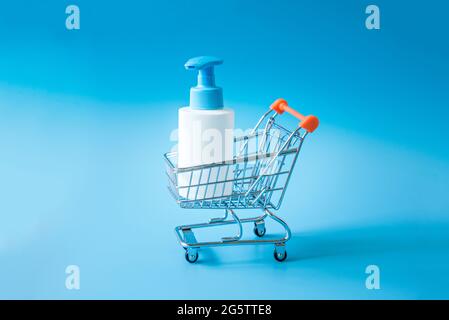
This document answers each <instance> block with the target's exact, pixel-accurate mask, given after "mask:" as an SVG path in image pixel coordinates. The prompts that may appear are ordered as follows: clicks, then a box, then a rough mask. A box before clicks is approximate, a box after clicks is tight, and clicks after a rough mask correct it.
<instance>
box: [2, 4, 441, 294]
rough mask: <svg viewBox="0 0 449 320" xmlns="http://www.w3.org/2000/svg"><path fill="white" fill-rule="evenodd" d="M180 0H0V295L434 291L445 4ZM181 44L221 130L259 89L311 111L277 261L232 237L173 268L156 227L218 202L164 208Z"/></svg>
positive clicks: (265, 98)
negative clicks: (372, 21) (213, 72)
mask: <svg viewBox="0 0 449 320" xmlns="http://www.w3.org/2000/svg"><path fill="white" fill-rule="evenodd" d="M196 3H197V4H195V6H193V4H192V3H189V2H186V1H170V2H162V1H161V2H159V3H156V2H148V1H133V0H129V1H126V2H121V1H116V2H113V3H112V2H110V1H95V2H94V1H76V4H78V5H79V7H80V10H81V29H80V30H76V31H68V30H66V29H65V17H66V15H65V6H66V5H68V4H69V3H67V4H66V3H63V2H61V1H56V0H55V1H46V2H45V3H42V2H41V1H14V2H12V1H10V2H5V1H4V2H2V10H1V12H0V38H1V39H2V41H0V219H1V222H0V297H1V298H179V299H183V298H184V299H185V298H247V299H250V298H251V299H252V298H254V299H255V298H286V299H294V298H360V299H365V298H373V299H377V298H388V299H390V298H391V299H393V298H421V299H429V298H449V289H448V288H449V275H448V274H447V270H448V267H449V233H448V232H447V230H448V228H449V215H448V214H449V197H447V190H448V183H447V181H449V143H448V141H449V139H448V138H449V127H448V126H447V123H446V122H447V118H448V116H449V111H448V110H449V109H448V106H449V90H447V89H448V88H449V63H448V56H449V44H448V41H449V40H448V39H449V34H448V33H449V32H448V26H447V23H446V15H447V11H448V9H449V6H448V4H447V2H445V1H436V0H430V1H427V2H425V3H421V2H419V3H416V4H414V3H413V2H409V1H394V2H393V1H376V4H377V5H378V6H379V7H380V9H381V19H382V20H381V30H379V31H369V30H367V29H366V28H365V26H364V20H365V16H366V15H365V7H366V5H368V4H370V3H366V2H364V1H346V2H345V4H344V5H342V4H340V3H339V2H338V1H319V2H317V1H274V0H270V1H264V2H263V4H262V3H261V2H260V1H227V2H226V4H225V3H224V2H216V3H211V1H197V2H196ZM204 25H210V26H211V29H210V30H208V29H207V28H204ZM199 31H201V37H192V34H197V32H199ZM212 35H213V37H212ZM203 38H207V39H208V41H204V39H203ZM200 54H212V55H217V56H220V57H222V58H223V59H224V60H225V63H226V64H225V65H224V66H223V67H222V68H220V69H219V70H218V69H217V79H218V81H217V85H219V86H221V87H223V89H224V92H223V93H224V100H225V106H227V107H232V108H234V109H235V111H236V124H237V127H239V128H248V127H251V126H252V125H253V124H254V122H255V121H256V120H257V117H258V115H259V114H261V113H263V112H264V111H265V108H266V107H267V106H268V105H269V103H270V102H271V101H272V100H274V99H275V98H278V97H284V98H285V99H287V100H288V101H289V102H290V104H291V105H292V106H294V107H297V108H298V109H299V110H300V111H303V112H304V113H306V114H307V113H313V114H315V115H317V116H319V118H320V120H321V126H320V128H319V129H318V130H317V132H315V133H314V134H313V135H311V136H309V137H308V140H307V141H306V143H305V144H304V148H303V150H302V154H301V155H300V159H299V161H300V162H299V165H298V166H297V167H296V171H295V173H294V175H293V177H292V181H291V184H290V186H289V187H290V189H289V190H288V191H287V194H286V198H285V202H284V204H283V206H282V208H281V210H280V216H281V217H283V218H285V219H286V220H287V222H288V223H289V224H290V226H291V228H292V231H293V233H294V237H293V239H292V240H291V242H290V243H289V244H288V254H289V258H288V261H287V262H286V263H282V264H279V263H277V262H275V261H274V259H273V257H272V249H273V248H272V247H271V246H267V247H262V246H259V247H253V246H250V247H240V248H223V249H215V250H202V251H201V253H200V254H201V256H200V260H199V261H198V264H196V265H190V264H187V263H186V262H185V261H184V257H183V250H182V249H181V248H180V247H179V245H178V243H177V242H176V240H175V237H174V234H173V230H172V229H173V227H174V226H175V225H177V224H182V223H189V222H196V221H201V220H205V219H207V218H209V217H211V216H212V215H213V214H218V213H216V212H215V213H214V212H210V211H206V212H193V211H183V210H181V209H179V208H177V207H176V205H175V203H174V201H173V200H172V199H171V198H170V195H169V194H168V191H167V190H166V188H165V185H166V183H165V176H164V171H163V170H164V167H163V160H162V154H163V153H164V152H165V151H167V150H168V149H170V148H171V147H172V145H173V143H174V142H173V141H170V137H171V136H173V135H172V130H173V129H175V128H176V125H177V118H176V117H177V109H178V108H179V107H181V106H185V105H187V104H188V93H189V87H190V86H192V85H193V84H194V81H192V77H191V76H192V75H191V74H188V73H187V72H185V70H184V68H183V67H182V66H183V63H184V62H185V61H186V59H187V58H189V57H192V56H196V55H200ZM287 121H290V122H289V123H290V124H291V125H295V121H294V120H291V119H290V120H287ZM273 228H274V226H271V225H268V231H276V230H273ZM226 231H228V233H229V232H232V231H233V230H231V229H229V230H226ZM214 236H215V237H216V236H220V234H204V235H203V237H204V238H206V237H209V238H210V237H214ZM70 264H76V265H79V266H80V268H81V289H80V290H79V291H69V290H67V289H66V288H65V278H66V274H65V268H66V266H67V265H70ZM369 264H376V265H378V266H379V267H380V271H381V289H380V290H367V289H366V288H365V279H366V274H365V268H366V266H367V265H369Z"/></svg>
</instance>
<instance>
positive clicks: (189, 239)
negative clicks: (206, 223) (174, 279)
mask: <svg viewBox="0 0 449 320" xmlns="http://www.w3.org/2000/svg"><path fill="white" fill-rule="evenodd" d="M182 235H183V237H184V241H185V242H186V243H197V241H196V238H195V235H194V233H193V231H192V229H190V228H183V229H182ZM184 249H185V250H186V252H185V258H186V260H187V261H188V262H190V263H194V262H196V261H197V260H198V248H195V247H185V248H184Z"/></svg>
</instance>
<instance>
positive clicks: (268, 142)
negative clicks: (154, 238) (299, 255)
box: [164, 99, 319, 263]
mask: <svg viewBox="0 0 449 320" xmlns="http://www.w3.org/2000/svg"><path fill="white" fill-rule="evenodd" d="M284 111H287V112H288V113H290V114H292V115H293V116H295V117H297V118H298V119H299V120H300V123H299V125H298V127H297V128H295V129H294V130H293V131H290V130H288V129H286V128H284V127H283V126H281V125H280V124H278V123H276V120H277V117H278V115H280V114H282V113H284ZM318 124H319V122H318V119H317V118H316V117H315V116H312V115H310V116H303V115H302V114H300V113H298V112H297V111H295V110H293V109H292V108H291V107H289V106H288V104H287V102H286V101H285V100H283V99H278V100H276V101H275V102H274V103H273V104H272V105H271V106H270V110H269V111H267V112H266V113H265V114H264V115H263V116H262V117H261V118H260V120H259V121H258V122H257V124H256V126H255V127H254V129H253V130H252V131H251V132H250V133H249V134H248V135H244V136H242V137H236V138H234V154H235V156H234V157H233V159H232V160H227V161H223V162H220V163H211V164H205V165H199V166H194V167H188V168H178V167H177V153H176V152H169V153H166V154H165V155H164V156H165V160H166V164H167V171H166V173H167V176H168V183H169V190H170V192H171V194H172V195H173V197H174V198H175V200H176V202H177V203H178V204H179V205H180V207H181V208H188V209H221V210H224V216H223V217H219V218H213V219H210V220H209V221H208V222H205V223H198V224H191V225H182V226H178V227H176V228H175V233H176V235H177V237H178V239H179V242H180V244H181V246H182V247H183V248H184V249H185V251H186V252H185V258H186V260H187V261H188V262H191V263H193V262H196V261H197V260H198V250H199V249H200V248H203V247H217V246H233V245H245V244H274V245H275V250H274V258H275V259H276V260H277V261H284V260H285V259H286V258H287V251H286V250H285V243H286V242H287V241H288V240H289V239H290V237H291V231H290V228H289V227H288V225H287V224H286V223H285V222H284V220H282V219H281V218H279V217H278V216H277V215H275V214H274V211H275V210H278V209H279V207H280V206H281V203H282V200H283V198H284V194H285V191H286V189H287V185H288V182H289V180H290V176H291V173H292V171H293V168H294V166H295V163H296V159H297V157H298V154H299V151H300V149H301V145H302V143H303V141H304V139H305V137H306V136H307V134H308V133H311V132H313V131H314V130H315V129H316V128H317V127H318ZM181 175H183V180H184V182H183V183H180V177H181ZM186 177H187V179H188V180H187V181H188V183H185V181H186ZM229 184H230V186H231V189H230V192H229V191H226V189H227V188H226V187H225V186H226V185H229ZM217 190H219V192H216V191H217ZM239 209H260V210H262V214H260V215H258V216H256V217H252V218H239V217H238V215H237V214H236V212H235V210H239ZM267 217H268V218H271V219H273V220H274V221H275V222H277V223H279V224H280V225H281V226H282V227H283V229H284V231H285V234H284V236H283V237H282V238H276V239H271V238H270V239H267V238H265V239H242V236H243V228H242V224H244V223H253V224H254V233H255V235H256V236H257V237H259V238H262V237H263V236H264V235H265V231H266V229H265V219H266V218H267ZM225 225H237V228H238V230H237V234H236V235H235V236H230V237H223V238H221V239H220V240H218V241H208V242H198V241H197V240H196V238H195V235H194V233H193V229H199V228H206V227H216V226H225Z"/></svg>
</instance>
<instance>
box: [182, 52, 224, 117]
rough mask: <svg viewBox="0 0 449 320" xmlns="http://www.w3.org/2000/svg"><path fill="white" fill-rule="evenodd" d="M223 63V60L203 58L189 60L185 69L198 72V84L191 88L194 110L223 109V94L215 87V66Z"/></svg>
mask: <svg viewBox="0 0 449 320" xmlns="http://www.w3.org/2000/svg"><path fill="white" fill-rule="evenodd" d="M222 63H223V60H222V59H218V58H215V57H209V56H201V57H196V58H192V59H190V60H188V61H187V62H186V63H185V65H184V67H185V68H186V69H187V70H195V71H198V83H197V85H196V87H192V88H190V107H191V108H194V109H212V110H214V109H222V108H223V93H222V90H221V88H220V87H217V86H215V75H214V66H216V65H220V64H222Z"/></svg>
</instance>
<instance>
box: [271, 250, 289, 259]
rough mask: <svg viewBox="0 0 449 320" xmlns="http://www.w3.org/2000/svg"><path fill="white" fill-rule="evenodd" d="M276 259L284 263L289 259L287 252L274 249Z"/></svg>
mask: <svg viewBox="0 0 449 320" xmlns="http://www.w3.org/2000/svg"><path fill="white" fill-rule="evenodd" d="M274 258H275V259H276V261H279V262H282V261H284V260H285V259H287V251H285V249H284V250H277V249H274Z"/></svg>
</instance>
